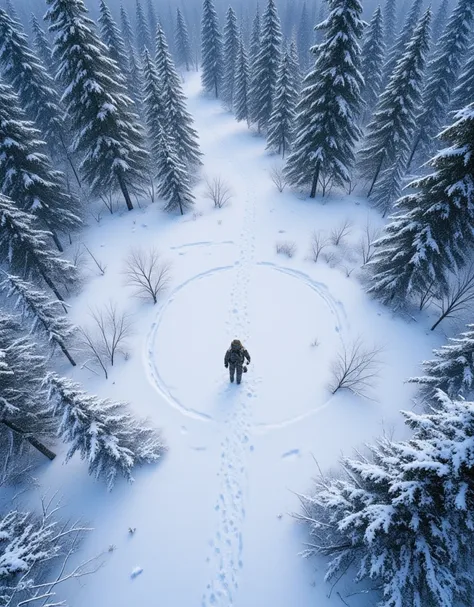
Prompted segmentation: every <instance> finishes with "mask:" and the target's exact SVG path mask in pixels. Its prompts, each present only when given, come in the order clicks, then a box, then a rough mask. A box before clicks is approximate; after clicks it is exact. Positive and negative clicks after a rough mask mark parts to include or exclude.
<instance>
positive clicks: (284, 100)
mask: <svg viewBox="0 0 474 607" xmlns="http://www.w3.org/2000/svg"><path fill="white" fill-rule="evenodd" d="M292 69H293V63H292V60H291V57H290V53H289V51H285V53H284V55H283V58H282V61H281V66H280V73H279V75H278V81H277V85H276V91H275V101H274V104H273V112H272V115H271V117H270V122H269V123H268V135H267V149H269V150H273V151H275V152H277V153H278V154H281V155H282V157H283V158H284V157H285V154H286V152H287V151H288V150H289V149H290V148H291V143H292V141H293V132H294V131H293V129H294V127H295V108H296V102H297V97H298V92H297V90H296V87H295V79H294V73H292Z"/></svg>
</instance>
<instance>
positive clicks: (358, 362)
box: [330, 338, 382, 396]
mask: <svg viewBox="0 0 474 607" xmlns="http://www.w3.org/2000/svg"><path fill="white" fill-rule="evenodd" d="M381 352H382V348H381V347H380V346H373V347H368V346H366V345H364V343H363V342H362V340H361V339H360V338H358V339H356V340H355V341H354V342H352V343H351V344H349V345H346V344H343V345H342V349H341V351H340V352H339V354H338V355H337V358H336V360H335V361H334V363H333V365H332V383H331V385H330V390H331V392H332V394H335V393H336V392H337V391H338V390H342V389H346V390H350V391H351V392H353V393H354V394H358V395H359V396H366V393H367V391H368V389H370V388H371V387H372V386H373V383H374V381H375V379H376V378H377V375H378V370H379V367H380V354H381Z"/></svg>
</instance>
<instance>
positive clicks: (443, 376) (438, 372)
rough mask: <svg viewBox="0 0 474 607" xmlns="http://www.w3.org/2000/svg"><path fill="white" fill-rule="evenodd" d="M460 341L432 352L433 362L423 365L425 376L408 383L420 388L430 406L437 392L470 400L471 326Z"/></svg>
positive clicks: (473, 367)
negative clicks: (417, 385)
mask: <svg viewBox="0 0 474 607" xmlns="http://www.w3.org/2000/svg"><path fill="white" fill-rule="evenodd" d="M466 328H467V331H465V332H464V333H461V335H459V337H450V338H449V340H448V343H447V344H446V345H444V346H441V348H439V349H437V350H434V351H433V354H434V358H433V359H432V360H425V361H424V362H423V370H424V372H425V375H423V376H421V377H413V378H411V379H410V380H409V381H410V382H412V383H415V384H419V385H420V386H421V388H422V393H423V395H424V397H425V398H426V399H427V400H428V401H429V402H431V403H433V401H434V400H435V398H436V394H437V391H438V390H442V391H443V392H445V393H446V394H447V395H448V396H450V397H451V398H459V397H461V398H465V399H470V397H471V395H472V391H473V389H474V325H467V327H466Z"/></svg>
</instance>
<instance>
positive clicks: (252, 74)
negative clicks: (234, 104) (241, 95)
mask: <svg viewBox="0 0 474 607" xmlns="http://www.w3.org/2000/svg"><path fill="white" fill-rule="evenodd" d="M261 31H262V28H261V20H260V9H259V5H258V4H257V10H256V13H255V17H254V19H253V23H252V33H251V36H250V47H249V56H248V59H249V89H248V93H247V95H248V110H249V118H250V122H256V121H257V112H258V105H257V100H256V99H255V94H256V92H257V84H256V81H257V57H258V55H259V53H260V46H261V40H262V35H261Z"/></svg>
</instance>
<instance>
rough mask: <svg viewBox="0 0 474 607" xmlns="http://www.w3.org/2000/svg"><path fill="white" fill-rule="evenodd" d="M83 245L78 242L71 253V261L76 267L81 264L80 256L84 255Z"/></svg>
mask: <svg viewBox="0 0 474 607" xmlns="http://www.w3.org/2000/svg"><path fill="white" fill-rule="evenodd" d="M84 254H85V251H84V245H83V243H80V244H78V245H76V246H75V247H74V251H73V253H72V263H73V265H74V267H75V268H78V267H79V266H80V265H81V261H82V258H83V257H84Z"/></svg>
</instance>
